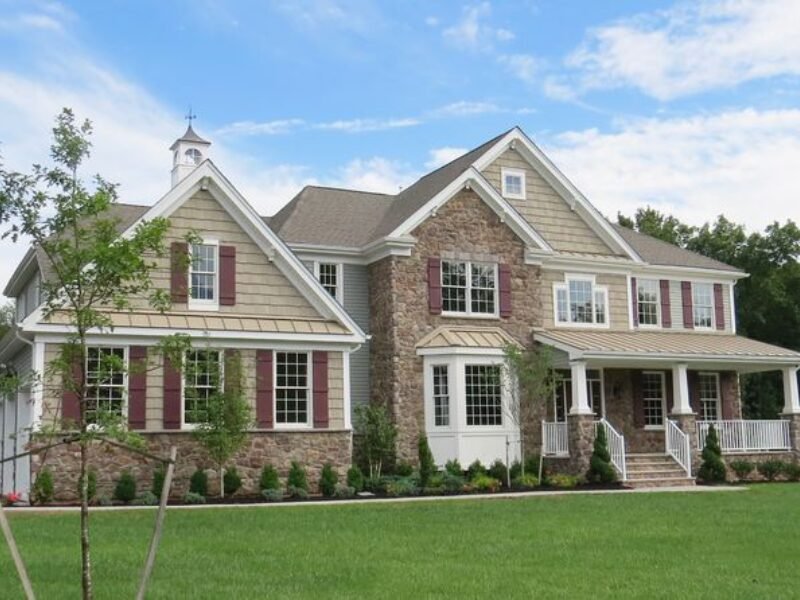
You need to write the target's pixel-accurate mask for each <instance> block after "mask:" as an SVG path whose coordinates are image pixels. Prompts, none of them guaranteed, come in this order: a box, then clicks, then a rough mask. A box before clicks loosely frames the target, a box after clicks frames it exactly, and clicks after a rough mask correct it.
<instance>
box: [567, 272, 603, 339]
mask: <svg viewBox="0 0 800 600" xmlns="http://www.w3.org/2000/svg"><path fill="white" fill-rule="evenodd" d="M554 289H555V305H556V306H555V308H556V311H555V312H556V315H555V316H556V324H558V325H578V326H597V327H606V326H607V325H608V288H606V287H605V286H599V285H597V284H596V283H595V281H594V278H593V277H568V278H567V281H566V283H558V284H556V285H555V287H554Z"/></svg>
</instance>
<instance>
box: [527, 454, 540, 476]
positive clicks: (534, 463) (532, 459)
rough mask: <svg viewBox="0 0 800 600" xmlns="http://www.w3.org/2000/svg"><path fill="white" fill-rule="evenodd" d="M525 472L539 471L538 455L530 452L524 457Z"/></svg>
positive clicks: (534, 472)
mask: <svg viewBox="0 0 800 600" xmlns="http://www.w3.org/2000/svg"><path fill="white" fill-rule="evenodd" d="M525 472H526V473H533V474H535V475H536V474H538V473H539V455H538V454H531V455H530V456H528V457H527V458H526V459H525Z"/></svg>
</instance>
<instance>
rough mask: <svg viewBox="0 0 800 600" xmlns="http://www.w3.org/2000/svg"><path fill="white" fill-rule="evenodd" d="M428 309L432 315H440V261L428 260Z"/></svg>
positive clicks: (436, 259) (437, 259) (435, 259)
mask: <svg viewBox="0 0 800 600" xmlns="http://www.w3.org/2000/svg"><path fill="white" fill-rule="evenodd" d="M428 308H430V311H431V314H432V315H440V314H442V261H441V259H439V258H429V259H428Z"/></svg>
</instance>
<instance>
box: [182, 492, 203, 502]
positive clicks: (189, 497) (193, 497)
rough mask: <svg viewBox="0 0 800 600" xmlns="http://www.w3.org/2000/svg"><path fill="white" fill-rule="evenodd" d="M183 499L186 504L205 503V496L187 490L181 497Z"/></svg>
mask: <svg viewBox="0 0 800 600" xmlns="http://www.w3.org/2000/svg"><path fill="white" fill-rule="evenodd" d="M183 501H184V502H186V504H205V503H206V497H205V496H204V495H203V494H198V493H196V492H187V493H186V495H185V496H184V497H183Z"/></svg>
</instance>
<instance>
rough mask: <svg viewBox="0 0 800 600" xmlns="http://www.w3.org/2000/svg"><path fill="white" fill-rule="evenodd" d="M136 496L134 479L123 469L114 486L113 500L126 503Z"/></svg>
mask: <svg viewBox="0 0 800 600" xmlns="http://www.w3.org/2000/svg"><path fill="white" fill-rule="evenodd" d="M134 498H136V479H134V478H133V474H132V473H131V472H130V471H123V472H122V475H120V477H119V479H118V480H117V486H116V487H115V488H114V500H119V501H120V502H124V503H125V504H127V503H128V502H131V501H132V500H133V499H134Z"/></svg>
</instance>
